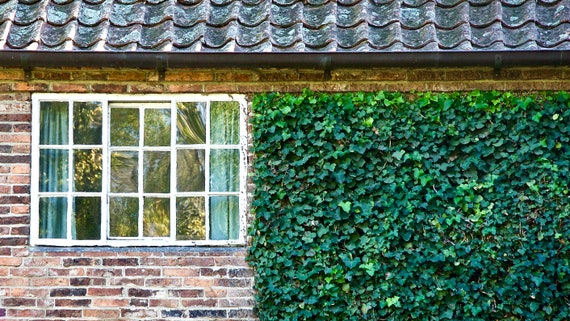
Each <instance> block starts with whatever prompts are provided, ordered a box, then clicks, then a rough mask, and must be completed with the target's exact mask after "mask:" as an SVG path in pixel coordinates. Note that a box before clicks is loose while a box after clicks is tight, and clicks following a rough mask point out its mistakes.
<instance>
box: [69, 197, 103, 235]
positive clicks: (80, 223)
mask: <svg viewBox="0 0 570 321" xmlns="http://www.w3.org/2000/svg"><path fill="white" fill-rule="evenodd" d="M73 217H74V219H75V231H74V233H73V234H74V235H73V239H75V240H99V239H101V198H99V197H75V198H74V199H73Z"/></svg>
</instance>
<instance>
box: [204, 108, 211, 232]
mask: <svg viewBox="0 0 570 321" xmlns="http://www.w3.org/2000/svg"><path fill="white" fill-rule="evenodd" d="M210 143H211V142H210V100H208V101H207V102H206V146H204V149H205V150H204V153H205V155H206V160H205V162H206V166H205V171H206V173H205V174H206V175H205V176H206V179H205V184H204V185H205V187H204V192H205V193H204V208H205V212H206V213H205V216H206V217H205V219H204V221H205V223H206V240H209V239H210Z"/></svg>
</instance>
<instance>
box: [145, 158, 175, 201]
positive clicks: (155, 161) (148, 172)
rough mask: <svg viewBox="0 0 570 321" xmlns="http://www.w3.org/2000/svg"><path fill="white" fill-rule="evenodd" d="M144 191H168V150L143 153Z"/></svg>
mask: <svg viewBox="0 0 570 321" xmlns="http://www.w3.org/2000/svg"><path fill="white" fill-rule="evenodd" d="M143 164H144V177H143V179H144V183H143V186H144V192H145V193H168V192H170V152H145V153H144V163H143Z"/></svg>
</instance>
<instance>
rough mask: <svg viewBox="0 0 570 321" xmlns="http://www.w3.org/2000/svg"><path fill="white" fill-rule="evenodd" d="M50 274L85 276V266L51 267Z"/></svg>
mask: <svg viewBox="0 0 570 321" xmlns="http://www.w3.org/2000/svg"><path fill="white" fill-rule="evenodd" d="M49 275H50V276H83V275H85V270H84V269H83V268H55V267H52V268H50V269H49Z"/></svg>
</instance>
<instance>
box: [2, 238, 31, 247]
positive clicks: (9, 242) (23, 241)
mask: <svg viewBox="0 0 570 321" xmlns="http://www.w3.org/2000/svg"><path fill="white" fill-rule="evenodd" d="M19 245H28V238H27V237H10V238H0V246H19Z"/></svg>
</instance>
